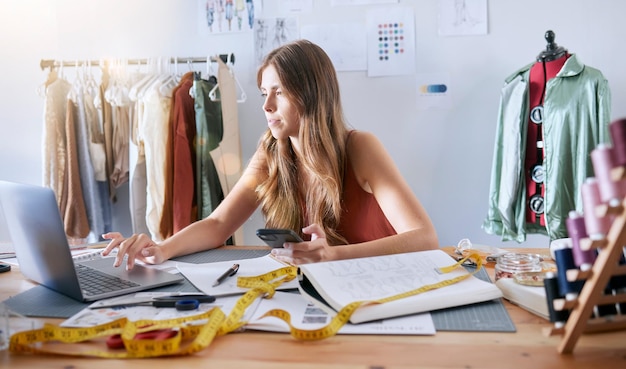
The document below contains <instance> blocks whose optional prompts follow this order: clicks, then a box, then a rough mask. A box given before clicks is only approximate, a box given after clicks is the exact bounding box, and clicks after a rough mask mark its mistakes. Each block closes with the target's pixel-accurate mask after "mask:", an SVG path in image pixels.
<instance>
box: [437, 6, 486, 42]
mask: <svg viewBox="0 0 626 369" xmlns="http://www.w3.org/2000/svg"><path fill="white" fill-rule="evenodd" d="M487 32H488V29H487V0H439V35H440V36H467V35H486V34H487Z"/></svg>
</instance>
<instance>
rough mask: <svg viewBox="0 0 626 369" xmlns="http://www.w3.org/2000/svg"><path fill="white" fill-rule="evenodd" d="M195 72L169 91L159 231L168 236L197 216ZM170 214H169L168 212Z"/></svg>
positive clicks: (187, 75)
mask: <svg viewBox="0 0 626 369" xmlns="http://www.w3.org/2000/svg"><path fill="white" fill-rule="evenodd" d="M193 79H194V73H193V72H188V73H186V74H185V75H183V77H182V78H181V80H180V82H179V84H178V86H177V87H175V88H174V90H173V91H172V109H171V114H170V133H169V140H168V150H169V151H170V154H169V155H168V159H169V161H168V163H169V165H168V170H167V171H166V177H165V185H166V190H165V194H166V196H165V202H164V206H163V209H164V211H163V218H162V221H161V233H162V234H163V235H164V236H165V237H168V236H170V235H172V234H174V233H176V232H178V231H180V230H181V229H183V228H185V227H186V226H188V225H189V224H191V223H193V221H195V220H196V219H197V218H198V215H197V214H198V210H197V200H196V190H195V187H196V178H195V170H196V151H195V147H194V140H195V137H196V112H195V109H194V99H193V98H192V97H191V96H190V95H189V89H190V88H191V87H192V85H193ZM167 214H170V215H171V216H169V217H168V216H167Z"/></svg>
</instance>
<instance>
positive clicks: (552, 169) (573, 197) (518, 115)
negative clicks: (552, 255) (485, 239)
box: [482, 54, 611, 242]
mask: <svg viewBox="0 0 626 369" xmlns="http://www.w3.org/2000/svg"><path fill="white" fill-rule="evenodd" d="M533 64H534V63H532V64H529V65H527V66H525V67H523V68H521V69H520V70H518V71H517V72H515V73H513V74H512V75H511V76H510V77H508V78H507V79H506V80H505V84H504V87H503V88H502V93H501V96H500V108H499V112H498V122H497V127H496V137H495V145H494V155H493V163H492V170H491V182H490V189H489V209H488V214H487V217H486V219H485V221H484V222H483V225H482V227H483V229H484V230H485V232H487V233H489V234H496V235H500V236H501V237H502V240H503V241H512V240H515V241H517V242H523V241H524V240H526V234H528V233H539V234H544V235H547V236H549V237H550V240H554V239H557V238H564V237H567V236H568V235H567V228H566V225H565V220H566V219H567V217H568V213H569V212H570V211H571V210H577V211H579V212H582V196H581V191H580V189H581V187H582V184H583V182H584V180H585V179H586V178H587V177H593V176H594V172H593V166H592V163H591V156H590V154H591V151H592V150H593V149H594V148H595V147H596V146H597V145H598V144H600V143H608V142H609V140H610V136H609V121H610V103H611V92H610V89H609V85H608V81H607V80H606V79H605V78H604V76H603V75H602V73H601V72H600V71H599V70H597V69H594V68H592V67H589V66H585V65H583V64H582V63H581V62H580V61H579V60H578V58H577V57H576V55H574V54H572V55H571V56H570V57H569V58H568V60H567V61H566V62H565V64H564V65H563V68H561V70H560V71H559V72H558V73H557V75H556V76H555V77H554V78H552V79H550V80H549V81H548V83H547V86H546V93H545V100H544V113H543V123H542V129H543V138H544V140H543V141H544V170H545V180H544V186H545V199H544V200H545V202H544V209H545V219H546V227H545V228H544V227H542V226H538V225H536V224H529V223H526V209H527V206H526V202H527V199H526V182H525V180H524V178H525V176H524V159H525V154H526V133H527V130H528V128H527V126H528V114H529V106H528V105H529V102H528V101H529V92H528V91H529V75H530V68H531V66H532V65H533Z"/></svg>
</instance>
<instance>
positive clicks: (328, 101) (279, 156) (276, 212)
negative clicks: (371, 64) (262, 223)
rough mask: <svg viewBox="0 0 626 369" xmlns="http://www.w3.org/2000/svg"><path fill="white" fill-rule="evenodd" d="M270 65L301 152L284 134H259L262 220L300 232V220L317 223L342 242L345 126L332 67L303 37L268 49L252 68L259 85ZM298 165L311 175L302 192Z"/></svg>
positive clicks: (332, 241) (334, 242)
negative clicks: (295, 124)
mask: <svg viewBox="0 0 626 369" xmlns="http://www.w3.org/2000/svg"><path fill="white" fill-rule="evenodd" d="M270 65H271V66H273V67H274V68H275V69H276V72H277V73H278V76H279V79H280V83H281V86H282V90H283V92H282V93H283V94H284V95H285V96H286V97H287V98H288V99H289V101H290V102H291V103H293V104H294V105H295V106H296V110H297V111H298V112H299V113H300V130H299V136H298V137H299V140H300V142H301V147H302V157H301V158H296V154H295V152H294V149H293V147H292V146H291V141H290V140H289V139H288V138H286V139H281V140H277V139H275V138H274V137H273V136H272V133H271V132H270V130H269V129H268V130H267V131H266V132H265V134H264V135H263V137H262V138H261V140H260V142H259V145H260V147H261V148H262V150H263V151H264V152H265V157H266V159H267V168H268V178H267V180H265V181H264V182H262V183H261V184H260V185H259V186H258V187H257V196H258V198H259V200H260V201H261V210H262V213H263V215H264V216H265V220H266V226H267V227H269V228H289V229H293V230H294V231H296V232H298V233H301V229H302V228H303V227H304V226H307V225H309V224H313V223H317V224H319V225H321V226H322V227H323V228H324V231H325V232H326V238H327V241H328V243H329V244H331V245H337V244H346V243H347V241H346V240H345V238H344V237H342V236H341V235H340V234H339V233H338V232H337V226H338V224H339V221H340V218H341V214H342V194H343V176H344V168H345V162H346V137H347V133H348V128H347V126H346V123H345V119H344V116H343V109H342V106H341V98H340V93H339V82H338V81H337V75H336V73H335V68H334V66H333V64H332V62H331V60H330V58H329V57H328V55H327V54H326V53H325V52H324V50H322V49H321V48H320V47H319V46H317V45H315V44H313V43H311V42H310V41H307V40H298V41H294V42H292V43H289V44H286V45H283V46H281V47H279V48H277V49H275V50H273V51H272V52H270V53H269V54H268V55H267V56H266V57H265V59H264V61H263V64H262V65H261V67H260V68H259V71H258V73H257V85H258V86H259V87H260V86H261V80H262V78H261V77H262V73H263V71H264V70H265V68H267V67H268V66H270ZM298 167H300V170H301V171H306V173H309V174H310V175H311V178H312V183H308V184H307V185H306V186H307V187H306V191H305V192H306V194H305V195H304V196H302V195H301V191H300V189H301V188H304V187H302V184H301V180H299V178H298Z"/></svg>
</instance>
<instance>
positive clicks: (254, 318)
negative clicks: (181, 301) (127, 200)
mask: <svg viewBox="0 0 626 369" xmlns="http://www.w3.org/2000/svg"><path fill="white" fill-rule="evenodd" d="M165 294H167V293H164V292H159V293H154V292H139V293H136V294H135V295H133V296H125V297H117V298H112V299H107V300H102V301H99V302H96V303H94V304H92V305H91V306H98V305H100V306H102V305H109V304H114V303H120V302H122V301H124V302H132V301H145V300H146V298H149V297H156V296H163V295H165ZM240 297H241V296H222V297H218V298H217V299H216V300H215V302H214V303H210V304H200V307H199V308H198V309H197V310H192V311H177V310H176V309H168V308H155V307H152V306H133V307H126V308H106V309H90V308H86V309H83V310H82V311H80V312H79V313H77V314H75V315H74V316H72V317H70V318H69V319H67V320H65V321H64V322H63V323H61V326H64V327H92V326H95V325H99V324H105V323H108V322H111V321H113V320H115V319H119V318H127V319H129V320H131V321H136V320H141V319H153V320H164V319H172V318H180V317H184V316H192V315H197V314H199V313H201V312H203V311H208V310H210V309H212V308H214V307H219V308H220V309H221V310H222V311H223V312H224V314H229V313H230V312H231V310H232V309H233V308H234V307H235V304H236V303H237V300H238V299H239V298H240ZM272 309H282V310H285V311H287V312H289V314H290V315H291V324H292V325H293V326H295V327H297V328H299V329H305V330H311V329H317V328H321V327H324V326H326V325H327V324H328V323H330V320H331V318H332V316H333V315H329V314H328V313H326V312H325V311H323V310H321V309H319V308H316V307H315V306H313V305H312V304H311V303H310V302H309V301H307V300H306V299H305V298H304V297H302V296H301V295H300V294H298V293H288V292H280V291H277V292H276V293H275V294H274V297H272V298H271V299H264V298H257V299H256V300H255V301H254V302H253V303H252V304H251V305H250V306H249V307H248V309H247V310H246V313H245V315H244V317H243V320H244V321H246V322H247V323H246V325H245V326H244V329H247V330H259V331H268V332H282V333H289V326H288V325H287V324H286V323H285V322H283V321H282V320H280V319H278V318H275V317H263V315H264V314H265V313H266V312H268V311H269V310H272ZM339 334H388V335H434V334H435V326H434V324H433V320H432V319H431V317H430V314H415V315H410V316H406V317H400V318H394V319H385V320H380V321H375V322H370V323H364V324H356V325H355V324H346V325H344V326H343V327H342V328H341V329H340V330H339Z"/></svg>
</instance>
